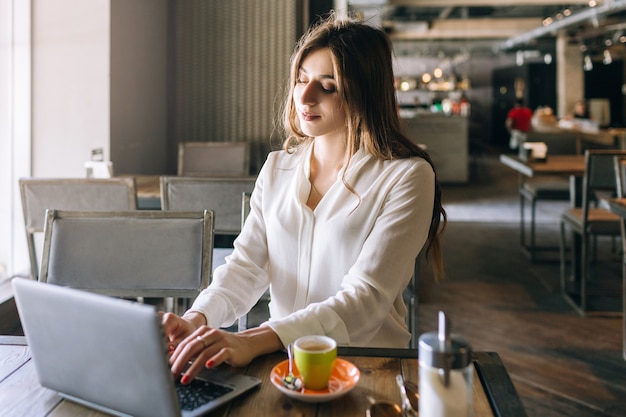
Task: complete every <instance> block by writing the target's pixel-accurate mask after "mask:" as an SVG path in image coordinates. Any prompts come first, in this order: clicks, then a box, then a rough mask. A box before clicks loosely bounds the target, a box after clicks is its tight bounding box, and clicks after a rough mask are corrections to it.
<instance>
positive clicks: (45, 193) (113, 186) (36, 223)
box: [19, 178, 137, 279]
mask: <svg viewBox="0 0 626 417" xmlns="http://www.w3.org/2000/svg"><path fill="white" fill-rule="evenodd" d="M19 185H20V194H21V198H22V210H23V213H24V225H25V229H26V239H27V243H28V253H29V256H30V267H31V276H32V278H33V279H37V276H38V272H39V268H38V265H39V262H38V260H39V254H38V253H39V252H38V251H37V248H39V249H40V245H36V242H35V240H36V239H35V238H36V236H37V237H38V240H37V243H40V240H39V237H40V235H41V233H42V232H43V229H44V220H45V214H46V209H59V210H91V211H100V210H102V211H123V210H135V209H136V208H137V196H136V192H135V181H134V179H133V178H108V179H94V178H22V179H20V180H19Z"/></svg>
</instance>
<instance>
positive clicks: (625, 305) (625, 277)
mask: <svg viewBox="0 0 626 417" xmlns="http://www.w3.org/2000/svg"><path fill="white" fill-rule="evenodd" d="M622 256H623V263H622V324H623V329H622V356H624V360H626V254H622Z"/></svg>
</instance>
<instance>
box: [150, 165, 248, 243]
mask: <svg viewBox="0 0 626 417" xmlns="http://www.w3.org/2000/svg"><path fill="white" fill-rule="evenodd" d="M255 181H256V178H255V177H244V178H215V177H211V178H208V177H207V178H189V177H161V207H162V209H163V210H183V211H184V210H212V211H213V212H214V213H215V234H216V235H223V236H231V237H233V236H236V235H238V234H239V232H240V231H241V225H242V202H241V198H242V194H243V193H248V194H250V193H252V190H253V189H254V183H255Z"/></svg>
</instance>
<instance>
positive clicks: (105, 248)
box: [39, 210, 213, 298]
mask: <svg viewBox="0 0 626 417" xmlns="http://www.w3.org/2000/svg"><path fill="white" fill-rule="evenodd" d="M212 253H213V213H212V212H210V211H194V212H166V211H160V210H155V211H148V210H135V211H120V212H88V211H63V210H48V211H47V212H46V226H45V234H44V248H43V257H42V266H41V274H40V278H39V279H40V281H44V282H49V283H52V284H57V285H63V286H68V287H73V288H79V289H83V290H87V291H92V292H97V293H101V294H106V295H111V296H118V297H187V298H192V297H196V296H197V295H198V294H199V293H200V291H201V290H202V289H204V288H206V286H207V285H208V284H209V280H210V276H211V262H212Z"/></svg>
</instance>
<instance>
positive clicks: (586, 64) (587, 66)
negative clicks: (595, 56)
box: [583, 55, 593, 71]
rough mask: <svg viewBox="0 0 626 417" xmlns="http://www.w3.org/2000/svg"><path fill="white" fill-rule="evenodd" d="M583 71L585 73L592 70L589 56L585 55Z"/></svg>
mask: <svg viewBox="0 0 626 417" xmlns="http://www.w3.org/2000/svg"><path fill="white" fill-rule="evenodd" d="M583 69H584V70H585V71H591V70H592V69H593V63H592V62H591V57H590V56H589V55H585V59H584V64H583Z"/></svg>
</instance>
